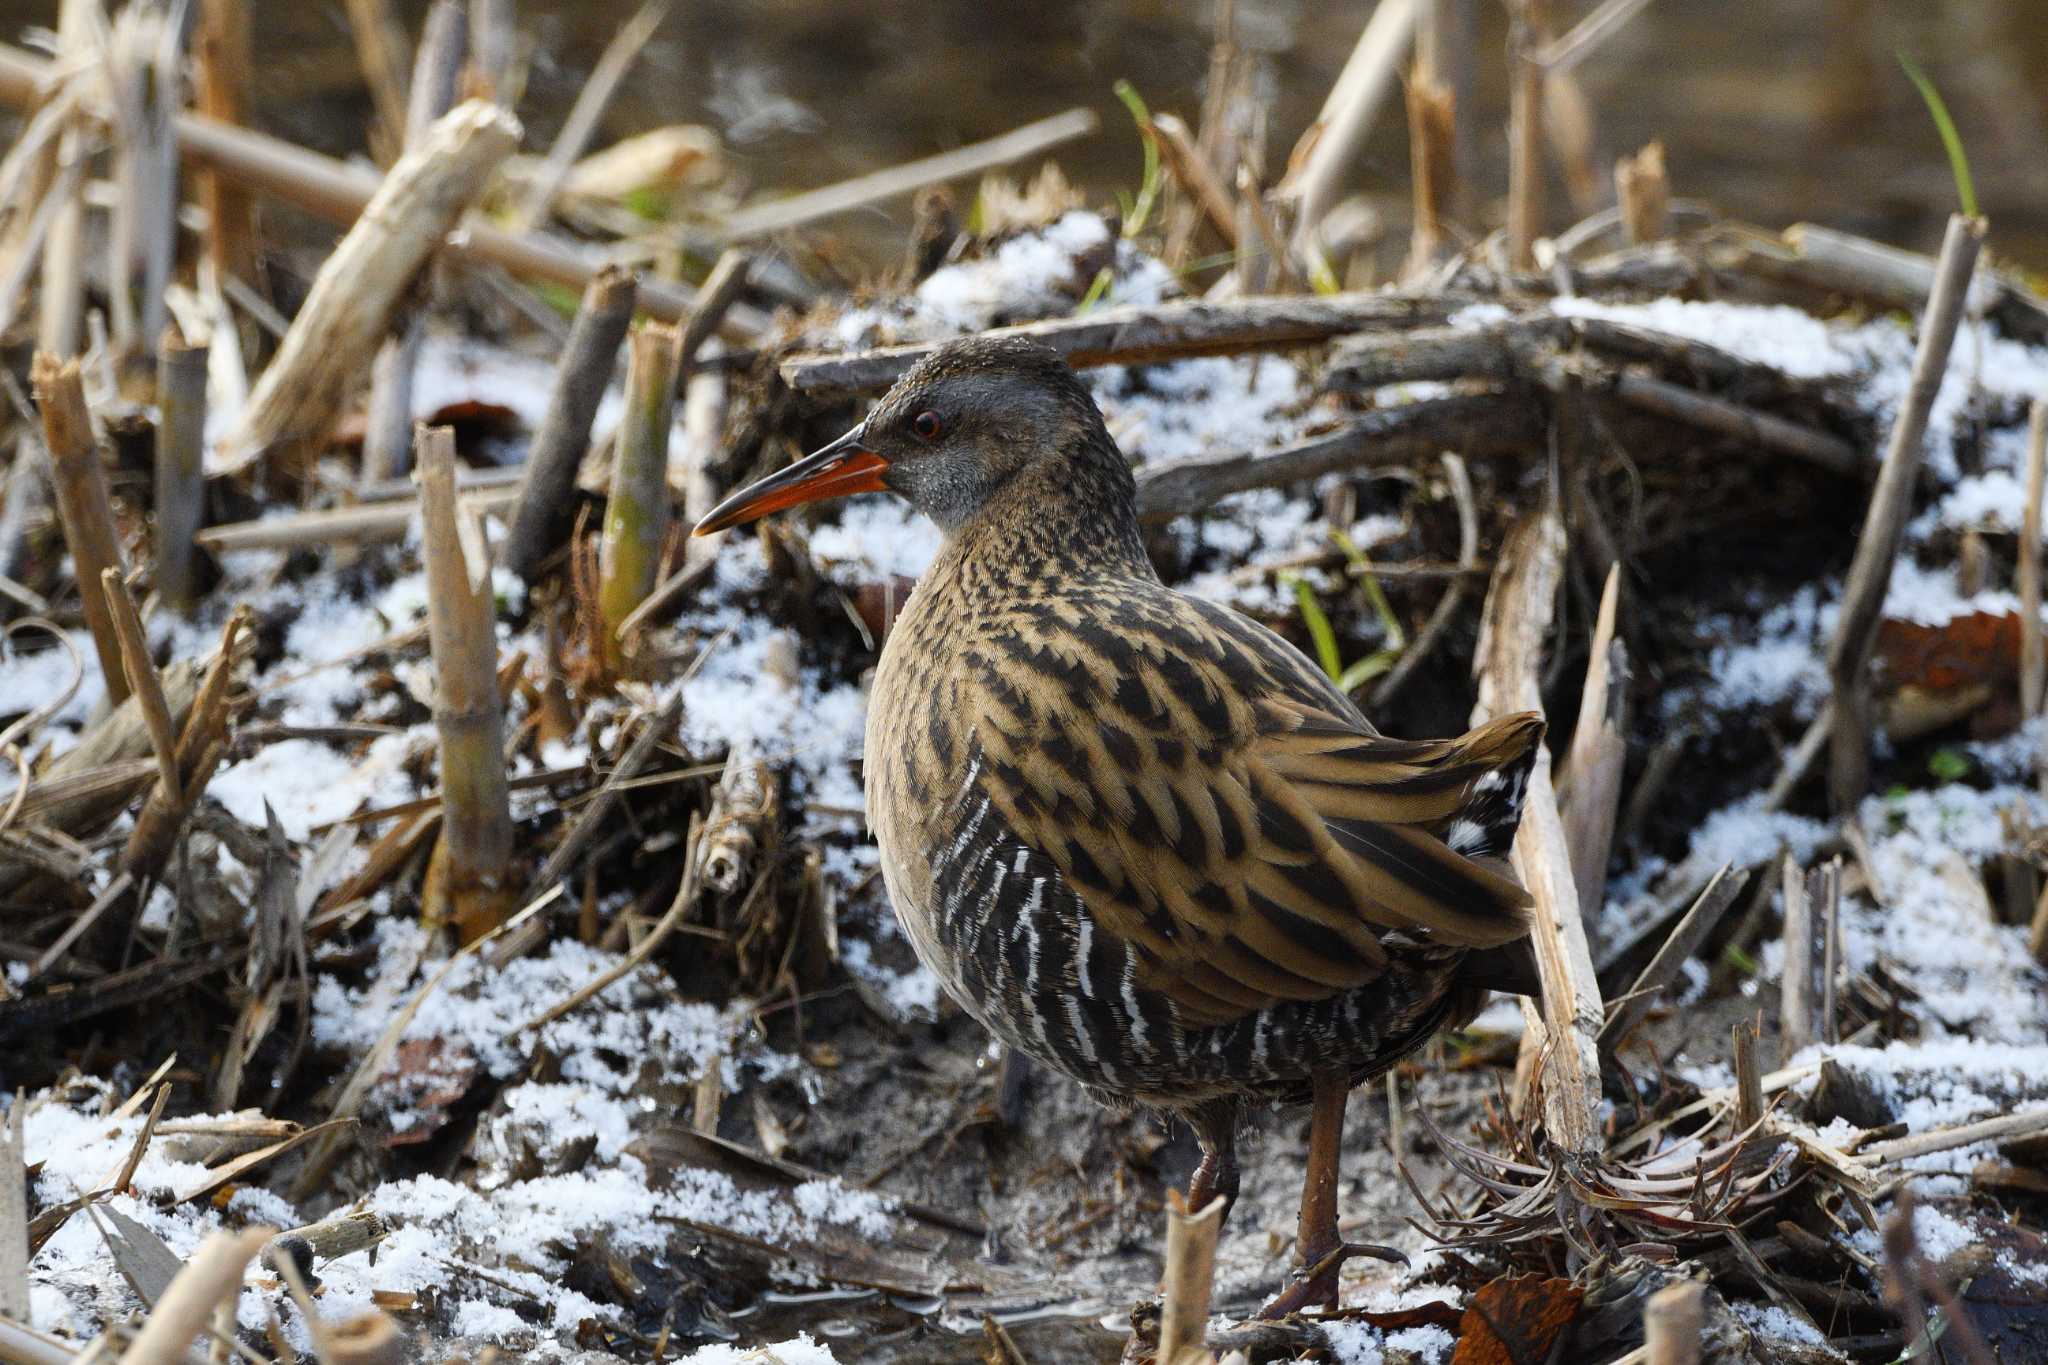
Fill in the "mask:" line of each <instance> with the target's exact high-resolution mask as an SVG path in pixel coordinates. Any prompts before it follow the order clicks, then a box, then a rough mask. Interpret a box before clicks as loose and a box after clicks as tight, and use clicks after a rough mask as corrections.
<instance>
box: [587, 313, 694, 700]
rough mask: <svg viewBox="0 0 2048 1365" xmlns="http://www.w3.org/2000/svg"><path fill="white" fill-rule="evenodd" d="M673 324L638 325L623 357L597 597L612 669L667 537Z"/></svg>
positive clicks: (619, 663)
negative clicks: (622, 404)
mask: <svg viewBox="0 0 2048 1365" xmlns="http://www.w3.org/2000/svg"><path fill="white" fill-rule="evenodd" d="M680 341H681V338H680V337H679V336H678V334H677V332H676V329H675V328H673V327H670V326H667V325H666V324H663V323H658V322H656V323H649V324H647V325H646V326H644V327H642V328H641V329H640V330H639V331H637V332H635V333H633V336H632V338H631V342H632V344H631V346H630V348H629V351H628V355H627V363H626V412H625V415H624V417H622V418H621V419H620V421H619V435H618V440H617V442H616V444H615V447H614V449H613V451H612V486H611V496H610V497H609V498H608V499H607V500H606V502H605V510H604V540H603V542H602V544H601V545H600V547H599V550H598V588H597V603H598V613H599V618H600V620H602V622H603V623H604V640H603V649H604V655H605V659H606V662H607V665H608V666H609V667H610V668H611V669H612V670H614V671H616V670H618V669H619V668H621V667H623V666H624V663H625V653H626V651H625V640H624V639H623V638H622V637H621V636H620V634H619V627H620V625H621V624H622V623H623V622H624V621H625V619H626V618H627V616H629V615H631V614H632V611H633V609H634V608H635V607H637V606H639V605H640V603H641V602H642V601H644V600H645V599H646V597H647V594H648V593H650V592H652V591H654V585H655V584H656V583H657V582H659V581H660V578H661V550H662V546H663V545H664V544H665V543H666V542H667V540H668V527H669V505H668V443H669V434H670V432H671V431H673V430H674V427H675V419H674V413H675V399H676V352H677V347H678V344H679V343H680Z"/></svg>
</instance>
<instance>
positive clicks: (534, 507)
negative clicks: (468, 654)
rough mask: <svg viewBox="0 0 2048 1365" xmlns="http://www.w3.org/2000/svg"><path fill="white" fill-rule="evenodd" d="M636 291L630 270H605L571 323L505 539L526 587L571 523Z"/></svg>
mask: <svg viewBox="0 0 2048 1365" xmlns="http://www.w3.org/2000/svg"><path fill="white" fill-rule="evenodd" d="M636 293H637V287H636V285H635V283H634V279H633V275H632V272H630V271H628V270H627V269H625V267H623V266H615V265H614V266H606V267H605V268H604V269H603V270H602V271H600V272H599V273H598V275H597V278H595V279H593V280H592V281H591V282H590V285H589V287H588V288H586V289H585V290H584V291H583V302H582V303H581V304H580V305H579V306H578V307H577V309H576V320H575V322H574V323H572V324H571V325H570V328H569V341H568V344H567V345H565V346H564V347H563V348H562V359H561V363H560V364H559V365H557V366H556V367H555V386H554V391H553V392H552V393H551V394H549V396H548V407H547V412H546V414H545V415H543V416H542V418H541V422H540V429H539V430H538V431H536V432H535V433H534V435H533V444H532V445H531V446H530V447H529V448H528V452H527V457H526V478H525V480H524V481H523V482H522V483H521V484H520V488H519V505H518V506H517V507H516V508H515V509H514V510H513V513H512V529H511V531H510V532H509V533H508V534H507V535H506V537H505V567H506V568H508V569H510V570H512V572H513V573H516V574H518V575H519V576H520V577H521V578H523V579H525V580H526V581H527V582H529V583H531V582H532V581H533V580H534V578H535V577H536V576H537V575H538V574H539V572H540V567H541V565H542V564H543V563H544V562H545V561H546V560H547V558H548V557H549V556H550V555H552V554H553V553H554V552H555V551H556V550H557V549H559V548H561V545H562V542H563V541H565V540H567V539H568V537H569V531H570V528H571V526H572V525H573V524H574V523H575V519H576V508H575V501H576V471H577V469H578V468H579V467H580V466H581V465H582V463H583V456H584V454H585V453H586V452H587V451H588V450H589V448H590V423H591V420H592V419H593V418H594V417H596V415H597V405H598V404H599V403H600V402H602V401H603V399H604V394H605V390H606V389H607V388H609V387H610V385H611V382H612V371H613V370H614V369H615V368H617V366H618V359H619V343H620V342H622V341H624V340H625V338H626V327H627V325H628V324H629V323H631V322H632V320H633V305H634V299H635V296H636Z"/></svg>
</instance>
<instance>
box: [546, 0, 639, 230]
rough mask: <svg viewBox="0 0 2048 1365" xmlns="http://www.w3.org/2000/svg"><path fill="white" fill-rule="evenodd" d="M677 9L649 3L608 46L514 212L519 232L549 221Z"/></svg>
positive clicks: (623, 26)
mask: <svg viewBox="0 0 2048 1365" xmlns="http://www.w3.org/2000/svg"><path fill="white" fill-rule="evenodd" d="M673 4H674V0H646V3H644V4H642V5H641V6H640V8H639V9H638V10H636V11H635V12H634V14H633V17H632V18H630V19H628V20H626V22H625V23H623V24H621V25H620V26H619V31H618V32H617V33H614V34H613V35H612V38H611V41H610V42H608V43H606V44H605V47H604V52H603V53H602V54H600V55H599V57H598V59H597V65H596V66H593V67H592V68H591V69H590V78H589V79H588V80H586V81H585V82H584V83H583V88H582V89H581V90H580V91H578V92H577V94H576V103H575V104H574V105H572V106H571V107H570V109H569V117H567V118H566V119H564V120H562V131H561V132H560V133H558V134H556V135H555V142H554V145H553V146H551V147H549V148H548V156H547V160H546V161H545V162H543V163H542V164H541V168H540V173H539V174H538V175H536V176H535V177H534V179H533V183H532V184H531V185H529V186H528V187H527V190H526V193H525V195H524V196H523V197H522V198H521V199H520V201H519V204H518V207H516V208H514V209H513V210H512V228H513V230H514V231H517V232H528V231H531V230H532V229H533V228H534V227H536V226H538V225H539V224H540V223H541V221H542V220H543V219H545V218H546V217H547V214H548V209H549V208H551V207H552V206H553V205H554V202H555V196H556V195H557V194H559V193H560V192H561V189H562V182H563V181H565V180H567V179H568V178H569V172H570V171H571V170H572V169H574V167H575V165H576V162H577V159H578V158H580V157H581V156H582V155H583V153H584V151H585V149H587V148H588V147H589V146H590V139H591V136H592V135H593V134H595V133H596V132H597V121H598V120H599V119H601V118H603V117H604V111H605V109H606V108H607V107H609V106H610V104H611V102H612V96H613V95H615V94H617V93H618V89H619V84H620V82H622V81H623V80H625V78H626V73H627V72H628V71H630V70H631V69H632V67H633V61H634V59H635V58H637V57H638V56H639V55H640V53H641V51H642V50H643V49H644V48H646V46H647V41H648V39H650V38H652V37H653V36H654V31H655V30H656V29H658V28H660V27H661V21H662V20H663V19H666V18H667V17H668V12H669V9H670V8H671V7H672V6H673Z"/></svg>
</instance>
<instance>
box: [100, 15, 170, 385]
mask: <svg viewBox="0 0 2048 1365" xmlns="http://www.w3.org/2000/svg"><path fill="white" fill-rule="evenodd" d="M183 73H184V72H183V61H182V53H181V52H180V41H179V33H178V29H177V26H176V25H174V24H172V23H171V22H170V19H169V17H168V16H167V15H166V14H164V13H161V12H158V11H155V10H151V9H148V8H145V7H143V6H140V5H130V6H128V7H127V8H125V9H124V10H122V11H121V13H120V15H119V16H118V17H117V18H116V20H115V22H114V33H113V41H112V43H111V44H110V46H109V60H108V62H107V83H108V85H109V87H110V88H111V90H112V92H113V96H114V101H113V104H114V111H115V119H114V128H115V132H116V137H115V140H114V210H113V214H112V217H111V221H110V223H109V230H108V238H109V241H108V257H109V262H108V263H109V266H110V269H109V270H108V290H107V292H108V303H109V308H108V313H109V317H110V323H111V325H110V338H111V341H112V343H113V348H114V356H115V362H116V366H117V374H118V375H119V377H120V379H121V381H122V387H123V389H124V391H128V392H133V386H134V385H136V384H138V383H144V384H146V382H147V380H146V373H147V370H148V367H149V361H150V359H151V358H152V356H151V348H152V347H153V346H154V345H155V343H156V339H157V337H158V336H160V335H161V334H162V332H163V329H164V316H165V307H164V286H165V285H166V284H167V283H169V281H170V274H171V262H172V258H173V256H174V255H175V254H176V248H177V233H178V224H177V219H176V214H177V209H178V146H177V139H176V138H175V137H173V136H172V133H171V119H172V117H173V115H175V114H176V112H177V110H178V109H179V108H180V107H181V105H182V104H183V98H184V96H183V85H184V82H183ZM143 392H145V393H146V392H147V389H146V388H145V389H144V390H143Z"/></svg>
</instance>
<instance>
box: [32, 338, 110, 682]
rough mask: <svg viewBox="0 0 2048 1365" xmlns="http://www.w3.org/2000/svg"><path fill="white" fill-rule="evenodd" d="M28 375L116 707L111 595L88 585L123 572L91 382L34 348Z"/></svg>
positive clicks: (82, 601)
mask: <svg viewBox="0 0 2048 1365" xmlns="http://www.w3.org/2000/svg"><path fill="white" fill-rule="evenodd" d="M30 375H31V380H32V383H33V385H34V388H35V395H36V404H37V406H38V407H40V408H41V409H42V414H43V440H44V443H45V444H46V445H47V446H48V447H49V451H50V463H51V473H52V476H53V481H54V483H55V485H56V492H57V512H58V516H59V519H60V520H61V521H62V523H63V527H64V543H65V545H66V546H67V547H68V548H69V549H70V551H71V562H72V564H73V566H74V569H75V571H76V574H77V581H78V583H79V594H78V595H79V605H80V608H81V610H82V611H83V612H84V613H85V623H86V625H87V626H88V627H89V628H90V629H91V630H92V640H93V646H94V647H95V648H96V649H97V650H98V651H99V656H100V676H101V677H103V678H104V679H105V680H106V684H107V699H108V701H109V702H110V703H112V704H113V705H116V706H118V705H120V704H121V703H122V702H123V701H126V700H127V698H128V680H127V676H126V674H125V673H124V672H123V671H122V667H121V641H120V637H119V636H118V635H117V634H116V633H115V629H114V620H113V617H112V616H111V615H110V614H109V612H108V609H107V599H106V598H105V596H104V595H102V594H100V593H97V592H94V591H93V590H92V589H91V587H90V586H89V585H91V584H96V583H98V582H99V581H100V576H101V575H102V574H104V573H106V572H108V571H109V570H112V571H114V572H116V573H119V572H120V571H121V547H120V543H119V541H118V540H117V539H116V538H115V535H114V515H113V511H112V509H111V507H110V506H109V504H108V500H107V479H106V473H105V471H104V470H103V469H102V468H101V465H100V448H99V442H98V441H97V440H96V439H94V437H93V430H92V414H91V413H90V412H89V411H88V410H87V409H86V405H85V383H84V380H83V379H82V377H81V376H80V373H79V367H78V362H77V361H76V360H66V361H61V362H60V361H59V360H58V359H57V357H55V356H53V355H51V354H50V353H49V352H47V351H38V352H36V357H35V361H34V363H33V365H32V366H31V368H30Z"/></svg>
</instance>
